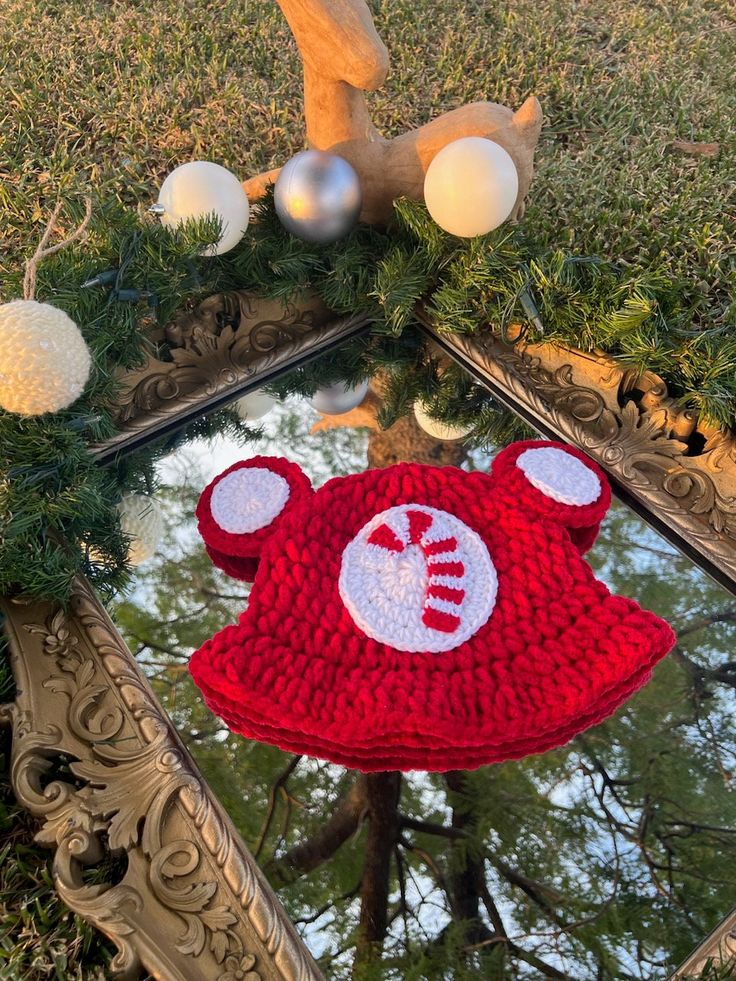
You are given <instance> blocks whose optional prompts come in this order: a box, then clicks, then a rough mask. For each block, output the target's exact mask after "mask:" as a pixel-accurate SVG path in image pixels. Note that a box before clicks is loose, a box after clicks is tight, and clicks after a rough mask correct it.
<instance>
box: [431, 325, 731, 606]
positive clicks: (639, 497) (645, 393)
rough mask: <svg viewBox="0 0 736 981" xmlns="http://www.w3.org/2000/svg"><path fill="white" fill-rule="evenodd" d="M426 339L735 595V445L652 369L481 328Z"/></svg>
mask: <svg viewBox="0 0 736 981" xmlns="http://www.w3.org/2000/svg"><path fill="white" fill-rule="evenodd" d="M420 318H421V320H422V323H423V329H424V331H425V333H426V334H427V336H428V337H429V338H430V339H431V340H432V341H433V342H434V343H435V344H437V345H439V346H440V347H441V348H442V349H443V350H444V351H445V352H447V353H448V354H449V355H451V356H452V357H453V358H454V359H455V360H457V361H458V362H459V363H460V364H462V365H464V366H465V367H466V368H467V369H468V370H469V371H470V372H471V374H473V375H474V376H475V377H476V378H477V379H478V380H479V381H480V382H481V383H482V384H483V385H485V387H486V388H488V389H489V391H490V392H492V394H493V395H494V396H495V397H496V399H497V400H498V401H499V402H501V403H502V404H503V405H505V406H507V407H508V408H509V409H511V410H512V411H513V412H515V413H516V415H518V416H520V417H521V418H522V419H524V420H525V421H527V422H528V423H530V425H532V426H533V427H534V428H535V429H536V430H537V431H538V432H540V433H541V434H542V435H545V436H547V437H549V438H554V439H562V440H563V441H564V442H567V443H570V444H571V445H573V446H578V447H579V448H580V449H581V450H584V451H585V452H586V453H587V454H588V455H589V456H591V457H593V459H595V460H596V461H597V462H598V463H599V464H600V465H601V466H602V467H603V469H604V470H605V471H606V472H607V474H608V476H609V478H610V480H611V484H612V486H613V488H614V491H615V492H616V493H617V495H618V497H620V498H621V500H623V501H624V502H625V503H626V504H628V505H629V506H630V507H631V508H632V509H633V510H634V511H636V512H637V513H638V514H639V515H640V516H641V517H643V518H644V519H645V520H646V521H647V522H648V523H649V524H651V525H652V526H653V527H655V528H656V529H657V530H658V531H659V532H660V533H661V534H662V535H663V536H664V537H665V538H667V539H668V540H669V541H670V542H672V544H673V545H675V546H676V547H677V548H679V549H680V551H682V552H684V553H685V554H686V555H688V556H689V557H690V558H691V559H692V560H693V562H695V563H696V564H697V565H699V566H700V567H701V568H702V569H704V570H705V571H706V572H707V573H708V574H709V575H710V576H712V577H713V578H714V579H716V580H717V581H718V582H720V583H721V584H722V585H723V586H725V587H726V588H727V589H729V590H730V591H731V592H734V593H736V441H735V440H734V437H733V436H731V435H728V434H725V433H722V432H720V431H719V430H717V429H714V428H712V427H706V426H704V425H703V424H702V423H701V422H700V421H699V420H698V418H697V416H696V415H695V414H694V413H692V412H690V411H688V410H683V409H682V408H681V407H680V406H679V405H678V404H677V402H676V401H675V399H673V398H671V397H670V396H669V394H668V391H667V385H666V384H665V382H664V381H663V380H662V379H661V378H660V377H659V376H657V375H655V374H653V373H652V372H649V371H648V372H645V373H644V374H641V373H640V372H637V371H633V370H631V369H627V368H626V367H623V366H622V365H620V364H618V363H617V362H616V361H615V360H614V359H613V358H611V357H609V356H607V355H605V354H603V353H595V352H594V353H586V352H583V351H576V350H573V349H570V348H563V347H559V346H557V345H555V344H527V343H524V341H523V340H522V341H519V342H517V343H516V344H510V343H506V342H504V341H503V340H501V339H500V338H499V337H498V336H497V335H495V334H494V333H493V332H491V331H490V330H485V331H479V332H478V333H477V334H472V335H459V334H445V335H441V334H438V332H437V331H435V330H433V329H432V326H431V322H430V321H429V320H428V318H427V317H426V316H425V315H423V314H421V313H420Z"/></svg>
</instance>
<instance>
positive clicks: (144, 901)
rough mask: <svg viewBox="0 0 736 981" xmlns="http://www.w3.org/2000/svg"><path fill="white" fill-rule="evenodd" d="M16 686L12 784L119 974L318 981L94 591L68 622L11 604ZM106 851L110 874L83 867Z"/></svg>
mask: <svg viewBox="0 0 736 981" xmlns="http://www.w3.org/2000/svg"><path fill="white" fill-rule="evenodd" d="M2 611H3V614H4V616H5V625H6V629H7V631H8V635H9V640H10V646H11V663H12V665H13V671H14V675H15V679H16V685H17V696H16V701H15V703H14V704H13V705H12V706H11V707H10V712H9V715H10V720H11V722H12V724H13V730H14V731H13V747H12V760H11V779H12V783H13V788H14V791H15V794H16V796H17V798H18V801H19V803H20V804H21V805H22V806H23V807H25V808H26V809H27V810H28V811H29V812H30V813H31V814H33V815H34V816H36V817H37V818H38V819H39V820H40V829H39V831H38V834H37V840H38V841H39V842H41V843H43V844H45V845H47V846H49V847H52V848H54V849H55V856H54V878H55V884H56V888H57V891H58V893H59V895H60V896H61V898H62V899H63V900H64V902H65V903H66V904H67V905H68V906H69V907H70V908H71V909H72V910H74V911H75V912H77V913H79V914H80V915H81V916H83V917H84V918H85V919H87V920H88V921H89V922H91V923H92V924H94V925H95V926H96V927H98V928H99V929H100V930H101V931H102V932H103V933H105V934H106V935H107V936H108V937H110V939H111V940H112V941H113V942H114V943H115V945H116V947H117V954H116V956H115V958H114V961H113V965H112V968H113V970H114V971H115V973H116V974H117V975H118V976H120V977H135V976H137V975H138V974H139V972H140V971H141V970H142V969H145V970H147V971H148V972H150V973H151V974H152V975H153V976H154V977H157V978H165V979H166V981H174V979H177V981H197V979H201V981H205V979H206V981H235V979H241V981H242V979H244V978H245V979H247V981H267V979H268V981H271V979H274V981H275V979H280V981H318V979H319V978H320V977H321V975H320V973H319V971H318V969H317V967H316V965H315V963H314V961H313V960H312V958H311V956H310V955H309V953H308V951H307V949H306V947H305V946H304V944H303V943H302V941H301V940H300V938H299V936H298V934H297V933H296V931H295V929H294V928H293V926H292V925H291V923H290V922H289V920H288V918H287V916H286V914H285V913H284V911H283V910H282V908H281V907H280V905H279V903H278V900H277V899H276V897H275V896H274V894H273V893H272V891H271V889H270V887H269V886H268V885H267V883H266V881H265V879H264V878H263V876H262V874H261V872H260V871H259V869H258V867H257V865H256V863H255V861H254V860H253V858H252V857H251V856H250V854H249V853H248V851H247V850H246V848H245V846H244V844H243V843H242V841H241V840H240V838H239V837H238V835H237V833H236V831H235V829H234V828H233V826H232V824H231V823H230V820H229V818H228V817H227V815H226V814H225V813H224V812H223V811H222V809H221V807H220V805H219V804H218V802H217V800H216V799H215V798H214V797H213V796H212V794H211V791H210V790H209V788H208V787H207V785H206V783H205V782H204V780H203V778H202V776H201V774H200V773H199V771H198V770H197V767H196V765H195V764H194V762H193V761H192V759H191V758H190V756H189V754H188V753H187V750H186V749H185V747H184V746H183V744H182V743H181V741H180V739H179V737H178V735H177V734H176V731H175V730H174V729H173V727H172V725H171V723H170V722H169V720H168V719H167V718H166V716H165V714H164V713H163V710H162V709H161V708H160V707H159V705H158V702H157V700H156V698H155V696H154V694H153V692H152V690H151V688H150V686H149V684H148V682H147V680H146V678H145V677H144V676H143V674H142V673H141V672H140V670H139V669H138V666H137V665H136V664H135V661H134V659H133V657H132V655H131V654H130V653H129V651H128V650H127V648H126V647H125V644H124V643H123V641H122V639H121V638H120V636H119V634H118V633H117V631H116V630H115V628H114V626H113V624H112V622H111V621H110V619H109V618H108V616H107V614H106V613H105V611H104V609H103V607H102V606H101V605H100V603H99V601H98V600H97V599H96V598H95V596H94V594H93V593H92V591H91V590H90V589H89V587H88V586H87V585H86V584H85V583H82V582H80V583H78V584H77V586H76V588H75V592H74V596H73V601H72V609H71V612H70V613H69V614H66V613H64V612H63V611H62V610H59V609H55V608H54V607H53V606H52V605H51V604H48V603H32V604H28V603H22V602H14V601H12V600H3V601H2ZM105 857H107V858H108V859H109V858H112V859H114V861H112V862H110V868H111V869H114V870H115V871H114V872H111V873H110V876H109V881H107V882H104V883H102V884H100V883H98V884H95V885H91V884H89V883H88V882H87V881H86V880H85V876H84V871H85V868H86V867H88V866H90V865H97V864H98V863H100V861H101V860H102V859H103V858H105Z"/></svg>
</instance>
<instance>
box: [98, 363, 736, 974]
mask: <svg viewBox="0 0 736 981" xmlns="http://www.w3.org/2000/svg"><path fill="white" fill-rule="evenodd" d="M441 368H442V366H441ZM443 370H446V371H454V372H460V369H459V368H456V367H453V368H451V369H450V368H448V367H447V366H444V369H443ZM308 371H309V369H301V370H300V372H301V373H297V376H296V378H294V376H292V378H291V379H289V378H287V379H284V380H283V381H281V382H278V383H276V384H275V385H274V387H273V388H272V389H271V391H272V392H273V394H274V397H277V396H278V394H279V393H281V395H284V393H285V392H287V391H289V390H290V389H293V388H294V387H296V388H299V387H300V386H301V387H304V386H305V385H307V386H308V384H309V375H308ZM385 383H386V381H385V378H384V379H383V380H382V379H381V378H380V377H378V378H374V381H373V387H374V396H373V402H371V397H370V396H369V397H368V400H367V402H364V403H363V406H362V408H361V409H355V410H354V411H352V412H351V413H349V414H345V415H342V416H335V417H333V418H331V419H325V418H322V417H320V415H319V413H318V412H317V411H316V410H315V409H313V408H312V407H311V406H310V405H308V404H307V402H306V401H305V400H304V399H303V398H297V397H295V396H293V395H291V396H289V397H285V398H283V399H282V400H279V401H277V402H276V404H275V405H274V406H273V408H272V409H271V411H270V412H269V413H268V414H267V415H265V416H263V417H262V418H260V419H258V420H253V425H252V426H250V427H249V430H250V431H249V432H246V433H244V434H242V433H241V436H240V437H239V438H238V440H237V441H236V440H235V439H232V438H225V437H221V436H220V437H216V438H212V439H201V438H200V439H196V438H195V439H191V440H189V439H188V440H179V441H177V440H175V441H174V442H179V445H176V446H173V447H170V452H168V453H167V454H164V455H162V457H161V459H160V461H159V463H158V474H159V478H160V487H159V489H158V491H157V495H156V496H157V499H158V501H159V503H160V504H161V507H162V511H163V515H164V525H165V531H164V535H163V538H162V540H161V542H160V544H159V547H158V549H157V551H156V554H155V556H154V557H153V558H152V559H151V560H150V561H148V562H146V563H144V564H142V565H141V566H140V567H139V569H138V573H137V576H136V579H135V582H134V585H133V587H132V589H131V590H130V592H129V593H128V595H127V596H125V597H124V598H119V599H118V600H117V601H116V603H115V605H114V614H113V615H114V618H115V621H116V623H117V625H118V626H119V628H120V630H121V631H122V633H123V635H124V637H125V639H126V641H127V643H128V645H129V647H130V649H131V651H132V652H133V653H134V654H135V656H136V657H137V659H138V661H139V663H140V664H141V665H142V666H143V667H144V669H145V671H146V673H147V675H148V677H149V678H150V680H151V682H152V684H153V686H154V689H155V691H156V693H157V695H158V697H159V699H160V701H161V703H162V705H163V706H164V707H165V708H166V710H167V711H168V713H169V714H170V716H171V718H172V719H173V721H174V723H175V724H176V727H177V729H178V732H179V734H180V736H181V739H182V740H183V742H184V743H185V745H186V746H187V748H188V749H189V751H190V752H191V754H192V755H193V757H194V758H195V760H196V761H197V763H198V764H199V766H200V767H201V769H202V771H203V773H204V775H205V777H206V779H207V780H208V782H209V784H210V786H211V787H212V789H213V791H214V792H215V794H216V795H217V796H218V798H219V800H220V801H221V803H222V804H223V806H224V807H225V808H226V809H227V811H228V813H229V815H230V817H231V818H232V820H233V821H234V823H235V825H236V827H237V828H238V830H239V832H240V833H241V835H242V836H243V838H244V840H245V842H246V844H247V845H248V847H249V848H250V849H251V851H252V852H253V854H254V855H255V856H256V857H257V859H258V861H259V863H260V864H261V866H262V868H263V870H264V872H265V873H266V875H267V877H268V879H269V881H270V882H271V883H272V885H274V886H275V887H276V889H277V890H278V895H279V898H280V899H281V901H282V902H283V904H284V905H285V907H286V910H287V912H288V914H289V916H290V917H291V919H292V920H293V922H294V923H295V924H296V926H297V928H298V930H299V931H300V933H301V935H302V937H303V938H304V940H305V942H306V944H307V945H308V947H309V949H310V950H311V952H312V953H313V955H314V956H315V958H316V959H317V960H318V963H319V965H320V967H321V969H322V971H323V972H324V974H325V976H326V977H327V978H336V979H337V978H348V977H351V976H355V977H362V978H368V977H385V978H397V979H399V978H401V979H403V978H417V979H419V978H429V979H434V978H453V979H455V978H457V979H460V978H477V977H482V978H517V977H518V978H538V977H547V978H558V979H560V978H584V977H591V978H592V977H596V978H599V979H614V978H616V979H618V978H625V979H634V978H636V979H640V978H647V979H648V978H664V977H666V976H667V975H668V974H669V973H670V972H671V971H672V970H673V969H674V968H675V967H676V966H677V964H678V963H679V962H681V961H682V960H683V958H684V957H686V955H687V954H688V953H689V952H690V950H691V949H692V948H693V947H694V946H695V945H696V944H698V943H699V942H700V941H701V939H702V937H703V936H704V935H705V934H706V933H707V932H708V930H709V929H711V928H712V927H713V926H715V924H716V923H717V922H718V921H719V920H720V919H721V918H722V917H723V916H724V915H725V914H726V913H727V912H728V910H729V909H730V908H731V906H732V904H733V897H734V895H736V875H735V874H734V872H733V871H732V869H733V867H734V862H733V861H732V859H733V858H734V857H736V831H735V829H736V799H735V798H734V792H733V779H734V767H735V766H736V739H735V738H734V734H733V727H732V724H731V718H732V716H733V712H734V708H735V707H736V702H735V700H734V690H735V689H736V663H734V662H733V660H732V656H731V653H730V651H731V648H732V646H733V642H734V638H735V637H736V627H735V626H734V624H735V623H736V603H734V600H733V597H732V596H731V595H730V594H728V593H727V592H726V591H725V590H724V589H723V588H721V587H720V586H718V585H716V584H715V583H713V582H712V581H710V580H709V579H708V578H707V577H706V576H705V575H704V573H703V572H701V571H700V570H698V569H697V568H696V567H695V566H694V565H693V564H692V563H691V562H690V560H689V559H686V558H684V557H683V556H682V555H680V554H679V553H677V552H676V551H675V550H674V549H673V548H672V546H671V545H669V544H668V543H667V542H665V541H664V539H662V538H661V537H660V536H659V535H658V534H657V533H656V532H654V531H653V530H651V529H650V528H648V527H647V526H646V525H644V524H643V522H642V521H641V520H640V519H639V518H638V517H637V516H635V515H634V514H632V513H631V512H630V511H628V510H627V509H626V508H625V507H624V506H623V505H621V504H618V503H614V504H613V505H612V506H611V508H610V510H609V512H608V514H607V515H606V517H605V520H604V521H603V525H602V528H601V531H600V534H599V537H598V539H597V541H596V543H595V545H594V546H593V548H592V550H591V552H590V553H589V554H588V556H587V559H588V561H589V562H590V564H591V566H592V567H593V569H594V570H595V573H596V575H597V576H598V577H599V578H600V579H602V580H603V581H604V582H605V583H606V584H607V585H608V586H609V587H610V589H611V591H612V592H613V593H615V594H619V595H623V596H628V597H631V598H633V599H634V600H636V602H637V603H639V604H640V605H641V606H642V607H644V608H645V609H648V610H652V611H653V612H655V613H656V614H657V615H658V616H660V617H662V618H663V619H665V620H667V621H668V622H669V623H671V624H672V626H673V627H674V628H675V630H676V631H677V634H678V642H677V646H676V647H675V649H674V650H673V651H672V653H671V654H670V655H669V656H668V657H666V658H665V659H664V660H663V661H662V662H661V663H660V664H659V665H658V666H657V667H656V669H655V671H654V675H653V678H652V680H651V681H650V682H649V683H648V684H647V685H645V686H644V687H643V688H642V689H641V690H640V691H638V692H637V693H636V694H635V695H634V696H633V697H632V698H631V699H630V700H629V701H627V702H625V703H624V705H623V706H622V707H621V708H620V709H619V710H618V711H617V712H616V713H615V714H614V715H613V716H612V717H611V718H609V719H607V720H606V721H604V722H603V723H601V724H599V725H597V726H595V727H593V728H590V729H588V730H587V731H585V732H584V733H582V734H579V735H577V736H575V737H574V738H573V739H572V741H570V742H568V743H567V744H566V745H564V746H561V747H559V748H556V749H553V750H550V751H548V752H546V753H543V754H542V755H535V756H529V757H526V758H523V759H520V760H512V761H508V762H504V763H500V764H496V765H492V766H486V767H481V768H480V769H477V770H474V771H472V772H470V771H468V772H464V771H458V770H452V771H450V772H448V773H446V774H442V773H429V772H426V771H424V770H418V771H414V772H410V773H404V774H403V775H401V776H399V775H398V774H393V773H386V774H378V775H374V776H372V777H371V778H366V777H365V776H364V775H361V774H360V773H359V772H357V771H355V770H349V769H345V768H343V767H341V766H338V765H334V764H330V763H327V762H324V761H322V760H320V759H317V758H315V757H313V756H308V755H294V754H291V753H287V752H282V751H281V750H279V749H276V748H275V747H273V746H271V745H268V744H265V743H260V742H254V741H250V740H247V739H244V738H243V737H241V736H239V735H236V734H233V733H231V732H230V731H229V730H228V729H227V727H226V726H225V725H224V724H223V723H222V722H221V721H220V719H219V718H218V717H217V716H215V715H214V714H213V713H212V712H211V711H210V710H209V709H208V708H207V707H206V705H205V704H204V702H203V699H202V696H201V694H200V692H199V690H198V689H197V688H196V686H195V685H194V684H193V682H192V679H191V677H190V675H189V673H188V670H187V664H188V660H189V657H190V655H191V653H192V651H193V650H195V649H196V648H198V647H199V646H200V645H201V644H202V643H203V642H204V641H205V640H206V639H207V638H209V637H211V636H212V635H213V634H215V633H216V632H217V631H219V630H221V629H222V628H223V627H225V626H226V625H228V624H231V623H235V622H236V621H237V618H238V617H239V615H240V614H241V613H242V612H243V610H244V609H245V607H246V605H247V603H248V593H249V586H248V585H247V584H244V583H242V582H239V581H236V580H234V579H232V578H229V577H228V576H226V575H225V574H224V573H222V572H221V571H219V570H218V569H217V568H215V566H213V564H212V562H211V561H210V559H209V558H208V556H207V554H206V553H205V550H204V548H203V545H202V542H201V539H200V538H199V536H198V534H197V531H196V522H195V519H194V509H195V506H196V503H197V499H198V497H199V495H200V493H201V492H202V490H203V488H204V487H205V485H206V484H207V483H208V482H209V481H210V480H212V478H213V477H214V476H215V475H217V474H219V473H221V472H222V471H223V470H224V469H226V468H227V467H228V466H230V465H231V464H233V463H235V462H236V461H238V460H241V459H244V458H248V457H251V456H254V455H257V454H263V455H278V456H286V457H288V459H290V460H291V461H293V462H295V463H298V464H299V465H300V466H301V467H302V468H303V469H304V471H305V472H306V473H307V474H308V475H309V477H310V478H311V479H312V481H313V484H314V485H315V486H316V487H319V486H321V485H322V484H323V483H324V482H325V481H326V480H328V479H329V478H331V477H334V476H342V475H346V474H353V473H360V472H362V471H364V470H365V469H366V468H367V467H368V466H369V465H370V466H373V467H380V466H382V465H388V464H391V463H394V462H396V460H397V459H408V458H409V457H410V456H411V454H412V453H414V454H415V455H416V457H417V458H418V459H420V460H421V462H433V463H434V464H435V465H455V466H461V467H462V468H463V469H466V470H487V468H488V466H489V464H490V462H491V459H492V457H493V456H494V455H495V453H496V452H497V451H498V450H499V449H500V448H502V447H503V445H505V442H507V441H509V440H510V439H513V438H519V437H520V436H524V435H528V434H525V433H524V432H523V429H521V428H520V427H519V425H518V424H515V423H513V421H510V420H509V419H508V417H506V416H504V417H503V418H501V417H499V416H498V413H497V412H496V411H495V409H494V408H493V406H492V405H491V404H490V402H489V400H488V399H487V397H486V396H485V395H484V393H483V392H482V390H480V389H479V388H478V387H477V386H475V385H474V384H473V383H472V382H471V381H470V380H469V379H468V380H467V389H466V390H464V391H465V396H466V397H467V400H468V404H471V403H472V404H473V405H474V411H475V413H476V417H477V418H479V419H482V420H483V425H479V427H478V430H476V435H477V434H478V432H479V431H480V437H479V438H477V439H475V440H474V441H473V440H470V441H469V442H468V443H463V442H462V441H440V440H437V439H434V438H432V437H430V436H428V435H427V434H426V433H423V432H422V431H421V430H420V429H419V428H418V426H417V425H416V422H415V421H414V420H413V419H412V417H411V416H408V415H407V416H405V417H403V418H402V419H401V420H400V421H399V422H397V423H396V424H395V425H394V426H393V427H392V428H391V429H389V430H387V431H386V432H380V431H379V430H378V429H377V428H375V427H377V425H378V424H377V423H376V421H375V420H376V413H377V412H379V411H380V407H381V406H380V402H381V397H380V391H381V385H385ZM376 393H379V394H376ZM251 398H252V397H251ZM473 400H476V401H475V402H473ZM445 408H447V407H446V406H445ZM479 408H482V409H483V412H482V413H481V414H480V415H478V410H479ZM224 411H227V412H229V411H231V410H230V409H227V410H224ZM449 415H452V413H449ZM453 421H455V422H457V419H453ZM502 423H503V424H502ZM366 424H367V425H366ZM368 427H374V428H368ZM473 442H475V443H477V444H479V445H471V444H472V443H473ZM369 811H370V813H371V814H372V815H373V820H372V821H368V820H367V819H366V818H367V814H368V813H369ZM236 967H237V965H236ZM241 975H243V970H241V974H240V975H239V974H237V972H236V971H235V967H233V974H232V976H233V978H234V977H240V976H241ZM244 976H245V977H248V975H247V973H246V974H245V975H244ZM229 979H230V976H229V975H228V981H229ZM248 981H250V978H249V979H248Z"/></svg>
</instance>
